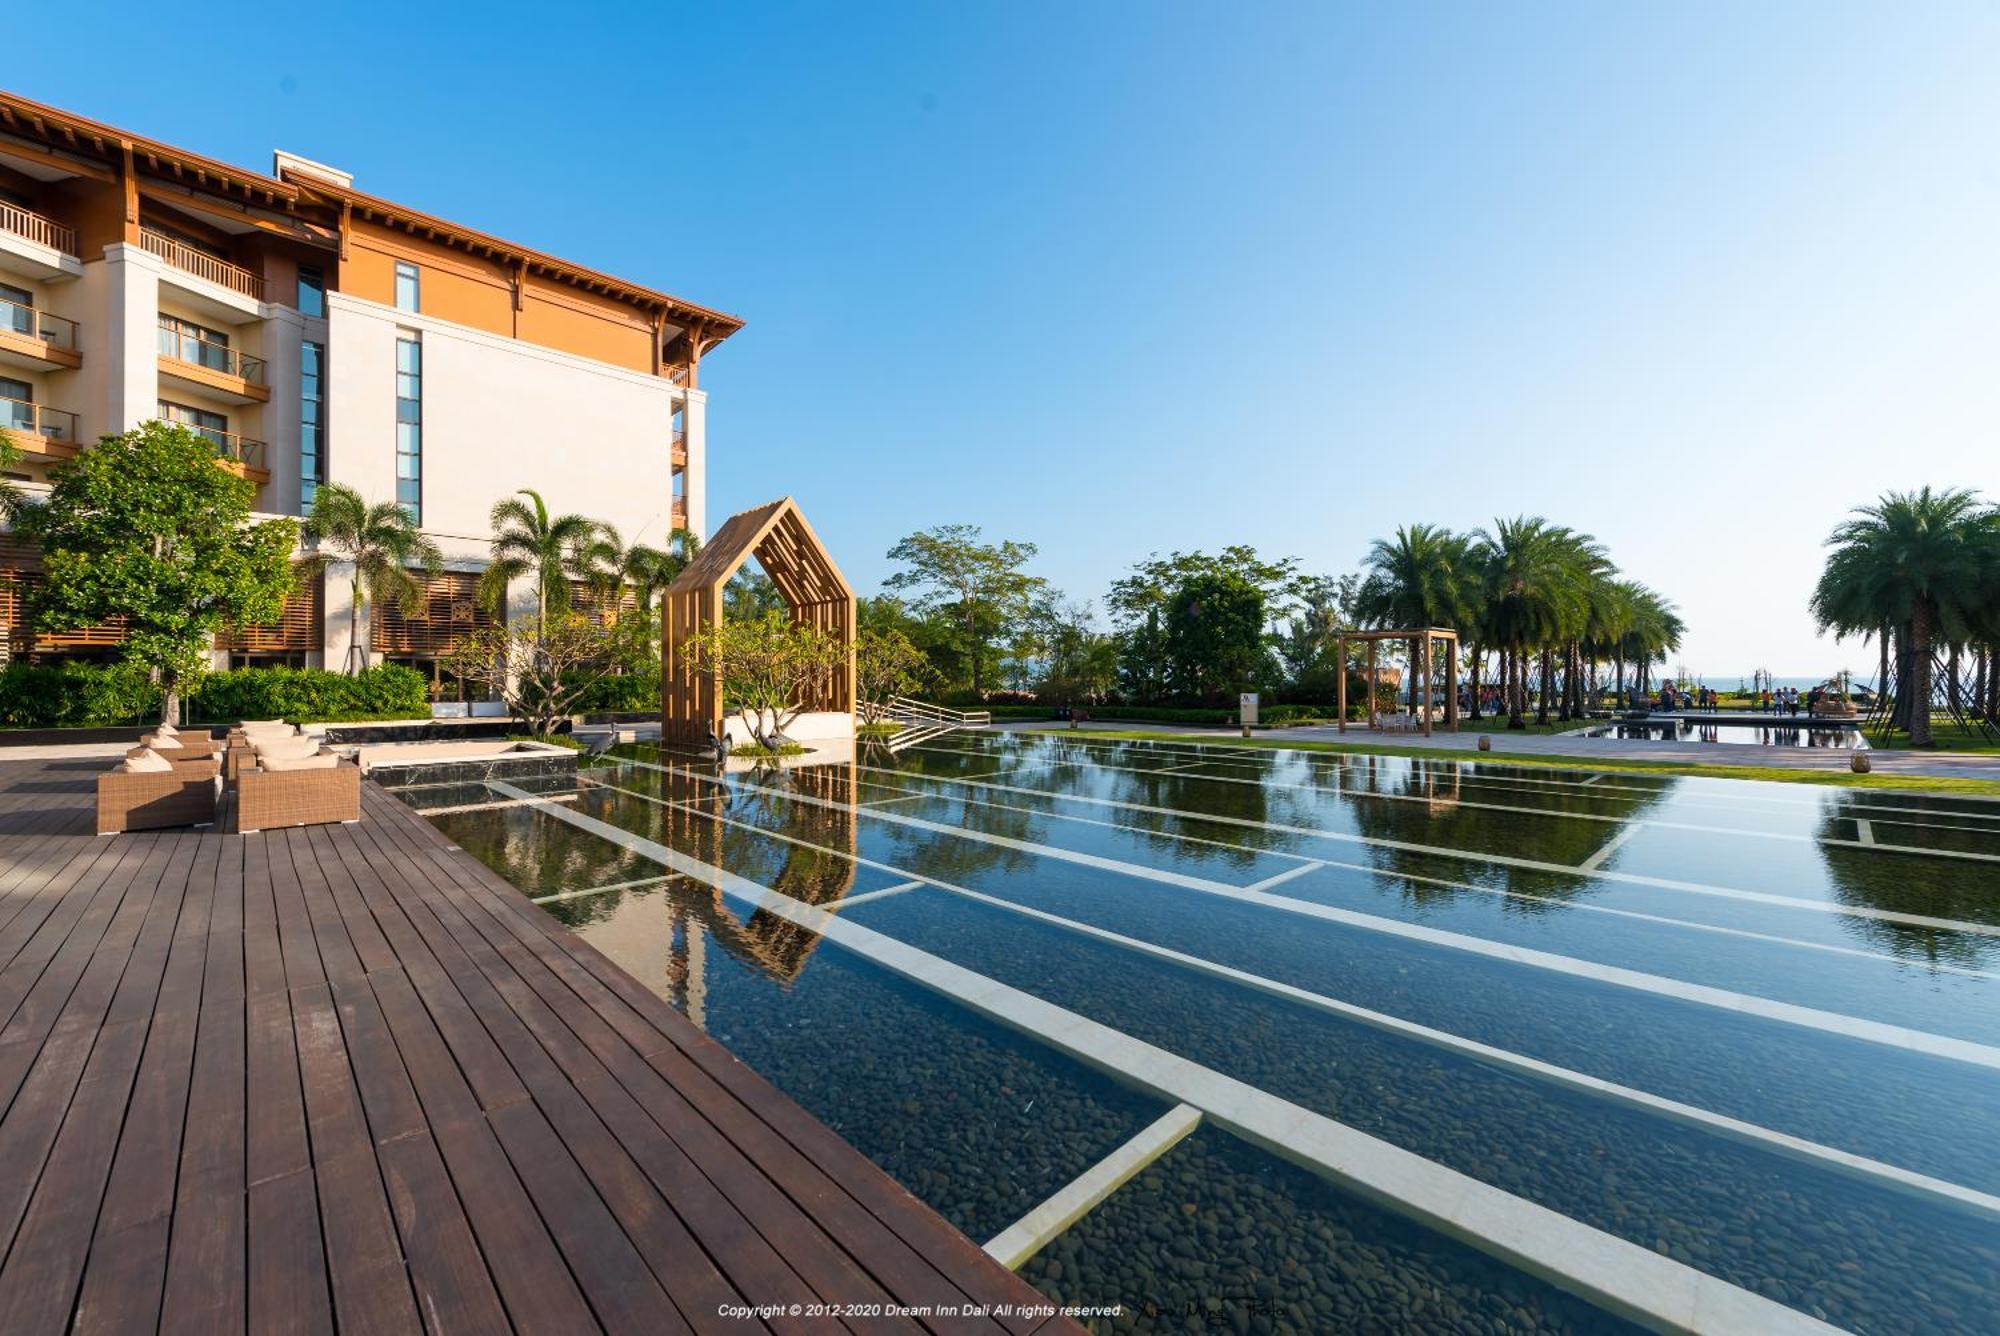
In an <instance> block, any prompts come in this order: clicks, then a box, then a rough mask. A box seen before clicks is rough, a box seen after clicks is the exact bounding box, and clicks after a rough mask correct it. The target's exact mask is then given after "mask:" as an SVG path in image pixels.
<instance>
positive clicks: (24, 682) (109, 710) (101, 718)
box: [0, 662, 160, 728]
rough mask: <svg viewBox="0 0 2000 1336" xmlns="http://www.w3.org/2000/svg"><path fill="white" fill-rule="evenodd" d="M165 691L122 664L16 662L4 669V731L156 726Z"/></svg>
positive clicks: (0, 714)
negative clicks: (6, 729) (152, 724)
mask: <svg viewBox="0 0 2000 1336" xmlns="http://www.w3.org/2000/svg"><path fill="white" fill-rule="evenodd" d="M159 717H160V689H159V687H157V686H155V685H154V684H153V682H152V680H151V679H150V678H148V677H147V675H146V672H145V670H144V669H141V668H134V667H132V666H130V665H127V664H122V663H71V662H58V663H52V664H31V663H10V664H8V665H7V666H6V667H5V668H0V728H90V727H93V726H95V727H112V726H117V725H122V724H150V723H154V722H156V721H158V719H159Z"/></svg>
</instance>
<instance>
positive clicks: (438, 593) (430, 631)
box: [370, 571, 498, 659]
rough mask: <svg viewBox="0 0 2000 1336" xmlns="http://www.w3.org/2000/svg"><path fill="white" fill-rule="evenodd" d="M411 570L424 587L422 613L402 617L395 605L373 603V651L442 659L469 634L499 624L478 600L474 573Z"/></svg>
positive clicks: (477, 579)
mask: <svg viewBox="0 0 2000 1336" xmlns="http://www.w3.org/2000/svg"><path fill="white" fill-rule="evenodd" d="M412 573H413V574H415V575H416V578H417V581H418V583H420V584H422V585H423V586H424V606H423V610H422V614H421V615H420V616H417V617H405V616H404V615H403V613H402V610H401V609H399V608H397V607H396V606H395V605H394V604H382V603H378V604H375V605H373V607H372V614H373V616H374V627H373V635H372V637H371V641H372V644H371V646H370V648H372V649H373V650H374V651H375V652H376V653H378V654H408V655H413V656H415V657H417V658H420V659H436V658H442V657H443V656H445V655H446V654H449V653H451V651H452V649H453V647H455V646H456V645H457V644H458V642H459V640H460V639H462V638H463V637H464V636H465V635H467V634H468V633H470V632H472V631H475V630H478V629H479V628H481V627H486V626H495V625H498V619H497V618H496V617H494V615H493V614H492V613H490V612H488V611H486V609H484V608H482V607H480V606H479V604H478V602H477V598H476V595H477V593H478V588H479V577H478V576H477V575H474V574H471V573H469V572H466V571H441V572H439V573H438V574H436V575H431V576H427V575H425V574H423V573H422V572H420V571H419V572H412Z"/></svg>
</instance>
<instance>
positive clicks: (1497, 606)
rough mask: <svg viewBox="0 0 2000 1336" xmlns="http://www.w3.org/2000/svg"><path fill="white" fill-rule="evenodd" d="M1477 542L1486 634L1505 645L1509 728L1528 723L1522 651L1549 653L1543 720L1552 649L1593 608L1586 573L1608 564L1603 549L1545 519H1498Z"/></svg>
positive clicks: (1540, 716)
mask: <svg viewBox="0 0 2000 1336" xmlns="http://www.w3.org/2000/svg"><path fill="white" fill-rule="evenodd" d="M1474 539H1475V542H1476V543H1477V545H1478V554H1479V562H1480V566H1481V568H1482V569H1483V570H1484V572H1485V590H1484V601H1483V607H1484V608H1485V610H1486V613H1485V617H1484V618H1483V620H1482V624H1481V635H1480V638H1481V640H1482V642H1484V643H1488V644H1492V645H1495V646H1497V647H1498V648H1499V650H1500V663H1501V667H1500V671H1501V677H1502V680H1503V681H1504V682H1505V683H1506V692H1507V727H1509V728H1524V727H1526V726H1527V725H1526V723H1525V721H1524V720H1523V719H1522V718H1521V713H1522V711H1523V710H1524V709H1525V708H1526V704H1527V694H1528V679H1527V666H1526V663H1525V661H1524V656H1525V655H1528V654H1529V653H1531V652H1532V651H1533V650H1535V649H1537V648H1539V649H1541V650H1542V651H1543V656H1542V699H1541V706H1540V710H1539V711H1538V715H1537V718H1538V720H1539V721H1540V722H1546V721H1547V719H1548V698H1549V695H1550V694H1551V691H1550V688H1551V678H1552V673H1553V660H1552V653H1553V648H1552V647H1553V646H1555V645H1557V644H1559V643H1561V642H1563V641H1565V640H1567V639H1568V638H1569V637H1570V633H1571V631H1572V630H1573V629H1574V628H1576V627H1578V626H1580V625H1581V624H1582V622H1583V620H1584V617H1585V614H1586V609H1587V606H1588V599H1587V596H1586V592H1585V591H1586V589H1587V586H1588V575H1589V572H1590V571H1591V570H1592V569H1594V566H1593V563H1601V562H1602V560H1603V553H1602V552H1601V550H1600V549H1599V548H1598V547H1597V545H1596V543H1595V541H1594V540H1592V539H1591V538H1590V537H1589V535H1587V534H1578V533H1575V532H1573V531H1571V530H1569V529H1565V528H1563V527H1561V526H1560V525H1552V524H1550V523H1549V522H1548V521H1547V520H1545V519H1542V518H1540V517H1536V518H1532V519H1530V518H1528V517H1527V516H1517V517H1516V518H1514V519H1511V520H1495V521H1494V522H1493V528H1492V530H1491V531H1487V530H1483V529H1482V530H1480V531H1479V532H1478V533H1477V534H1476V535H1474Z"/></svg>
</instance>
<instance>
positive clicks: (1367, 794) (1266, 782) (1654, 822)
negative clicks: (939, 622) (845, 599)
mask: <svg viewBox="0 0 2000 1336" xmlns="http://www.w3.org/2000/svg"><path fill="white" fill-rule="evenodd" d="M1091 764H1092V765H1093V766H1095V767H1096V768H1097V769H1099V770H1109V771H1112V772H1114V773H1116V774H1122V775H1161V774H1166V773H1168V772H1167V771H1166V770H1160V769H1150V770H1149V769H1142V768H1140V767H1138V766H1129V765H1111V764H1108V763H1107V762H1103V761H1093V762H1091ZM995 773H1006V772H1004V771H1000V772H995ZM1008 777H1009V778H1015V777H1016V776H1013V775H1009V776H1008ZM935 778H939V779H942V778H944V776H942V775H939V776H935ZM1190 778H1193V779H1198V780H1201V781H1203V782H1205V783H1215V784H1248V785H1254V786H1256V787H1258V788H1263V789H1277V790H1283V791H1287V792H1300V793H1325V794H1330V795H1335V796H1338V797H1343V798H1367V799H1373V800H1376V801H1380V802H1401V803H1422V804H1424V805H1425V806H1426V807H1429V806H1430V805H1431V804H1432V803H1433V802H1435V801H1436V799H1435V798H1434V797H1432V796H1430V795H1426V794H1422V793H1383V792H1381V791H1379V790H1377V789H1365V788H1363V789H1358V788H1352V787H1346V788H1332V789H1330V788H1328V787H1326V786H1325V785H1323V784H1293V783H1286V782H1282V781H1278V780H1272V779H1268V778H1263V779H1260V778H1257V777H1255V776H1250V775H1216V774H1207V775H1193V776H1190ZM1451 804H1452V806H1453V807H1454V808H1463V809H1468V810H1474V811H1482V812H1506V813H1510V814H1512V815H1515V816H1526V817H1539V818H1542V819H1543V820H1548V821H1595V822H1599V823H1603V824H1607V825H1617V826H1623V825H1642V826H1650V827H1656V828H1658V829H1661V830H1687V831H1695V832H1697V833H1700V834H1706V835H1733V836H1737V837H1739V838H1744V839H1755V840H1780V841H1783V842H1786V843H1792V844H1823V845H1834V846H1837V847H1844V848H1851V849H1869V850H1872V851H1874V852H1877V853H1902V854H1916V855H1919V856H1922V857H1925V858H1953V859H1961V860H1968V861H1971V862H1978V863H2000V853H1992V854H1985V853H1976V852H1973V851H1972V850H1969V849H1924V848H1919V847H1918V846H1916V845H1913V844H1863V843H1861V842H1860V841H1859V840H1837V839H1832V838H1830V837H1826V836H1820V835H1801V834H1799V833H1797V832H1796V831H1785V830H1749V829H1745V828H1743V827H1741V826H1707V825H1703V824H1701V823H1700V822H1695V821H1666V820H1661V819H1658V818H1654V817H1630V816H1624V815H1615V814H1613V813H1609V812H1555V811H1550V810H1549V809H1548V808H1546V807H1523V806H1521V805H1520V804H1518V803H1495V802H1482V801H1480V800H1479V799H1477V798H1465V797H1455V798H1453V799H1451Z"/></svg>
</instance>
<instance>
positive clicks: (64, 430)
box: [0, 399, 81, 463]
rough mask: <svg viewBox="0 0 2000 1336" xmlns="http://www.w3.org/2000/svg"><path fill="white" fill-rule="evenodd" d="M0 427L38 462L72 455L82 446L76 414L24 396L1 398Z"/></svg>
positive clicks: (72, 457) (73, 456)
mask: <svg viewBox="0 0 2000 1336" xmlns="http://www.w3.org/2000/svg"><path fill="white" fill-rule="evenodd" d="M0 431H4V432H6V433H7V438H8V439H9V440H11V441H13V442H14V444H15V445H17V446H19V447H20V448H21V451H22V453H24V454H26V455H28V456H30V457H32V458H33V459H35V460H36V461H37V462H40V463H52V462H54V461H55V460H58V459H74V458H75V457H76V452H77V450H78V449H79V448H80V446H81V441H80V440H79V439H78V437H77V434H76V414H74V413H65V412H63V411H62V410H61V409H59V408H49V407H47V406H46V405H43V404H31V403H28V402H27V401H26V400H23V399H0Z"/></svg>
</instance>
